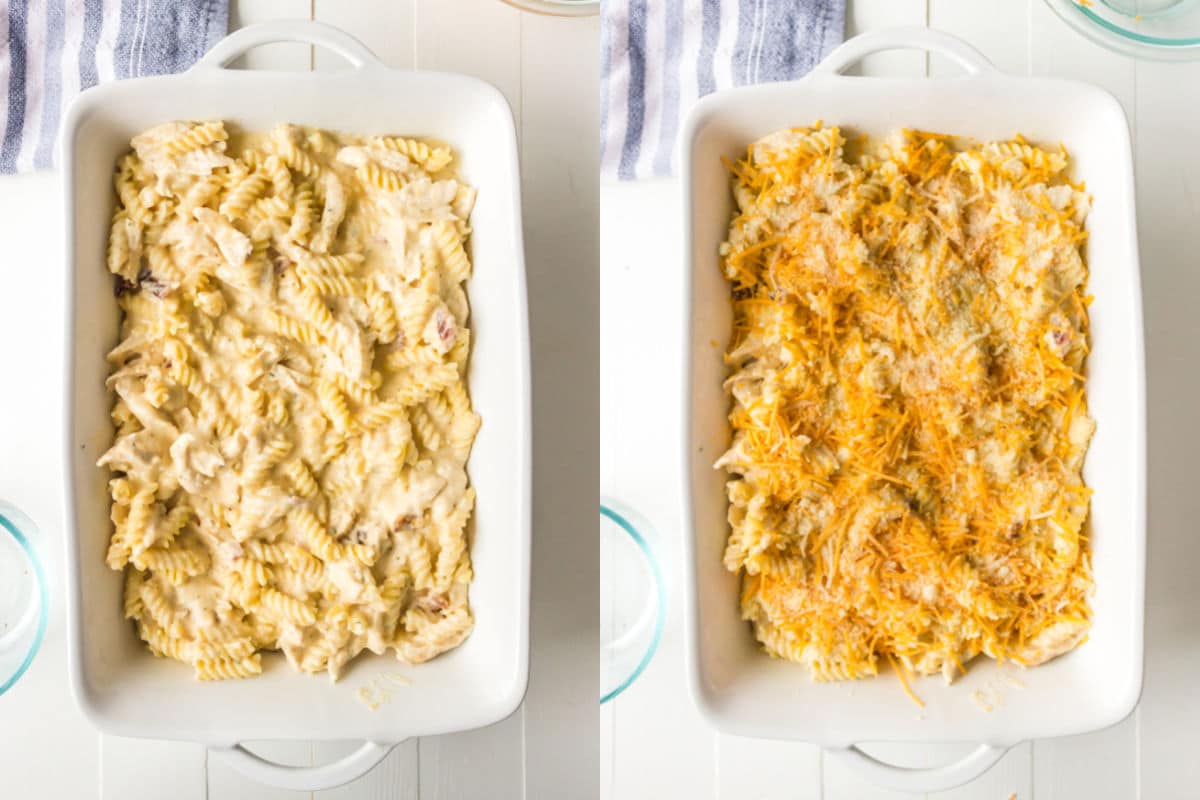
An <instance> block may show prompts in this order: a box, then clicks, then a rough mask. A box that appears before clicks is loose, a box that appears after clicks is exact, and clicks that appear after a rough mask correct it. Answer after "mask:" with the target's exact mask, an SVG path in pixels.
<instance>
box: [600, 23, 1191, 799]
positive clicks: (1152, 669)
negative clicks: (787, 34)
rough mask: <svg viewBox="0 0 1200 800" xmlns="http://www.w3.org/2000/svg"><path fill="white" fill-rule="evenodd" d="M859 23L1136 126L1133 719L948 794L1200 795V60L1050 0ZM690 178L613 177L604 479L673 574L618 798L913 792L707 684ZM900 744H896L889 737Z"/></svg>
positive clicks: (604, 730) (625, 737) (604, 313)
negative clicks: (688, 430)
mask: <svg viewBox="0 0 1200 800" xmlns="http://www.w3.org/2000/svg"><path fill="white" fill-rule="evenodd" d="M847 22H848V25H847V27H848V31H847V34H848V35H853V34H854V33H856V32H860V31H863V30H867V29H871V28H877V27H882V26H889V25H930V26H933V27H937V28H940V29H942V30H946V31H949V32H951V33H956V34H958V35H960V36H963V37H965V38H966V39H968V40H969V41H970V42H972V43H973V44H975V45H976V46H977V47H979V48H980V49H981V50H982V51H983V52H984V53H985V54H986V55H987V56H988V57H989V58H991V59H992V60H993V61H995V63H996V64H997V65H998V66H999V67H1000V68H1001V69H1004V70H1007V71H1009V72H1011V73H1014V74H1032V75H1054V76H1060V77H1069V78H1077V79H1082V80H1086V81H1090V82H1092V83H1095V84H1098V85H1100V86H1102V87H1104V88H1105V89H1107V90H1108V91H1109V92H1111V93H1112V94H1114V95H1115V96H1116V97H1117V98H1118V99H1119V100H1120V101H1121V103H1122V104H1123V105H1124V107H1125V110H1126V112H1127V113H1128V115H1129V118H1130V121H1131V123H1132V125H1133V130H1134V139H1135V148H1136V168H1137V191H1138V196H1137V202H1138V217H1139V234H1140V240H1141V262H1142V270H1143V276H1144V277H1143V283H1144V289H1145V311H1146V323H1147V347H1148V371H1149V413H1150V431H1149V435H1150V443H1149V457H1150V459H1149V460H1150V475H1149V485H1150V533H1149V536H1150V556H1149V558H1150V560H1149V570H1148V575H1147V585H1148V596H1147V628H1146V653H1147V655H1146V675H1145V689H1144V692H1143V695H1142V702H1141V705H1140V706H1139V708H1138V709H1137V711H1136V712H1135V713H1134V715H1133V716H1132V717H1130V718H1129V719H1127V720H1125V721H1124V722H1122V723H1121V724H1119V725H1117V726H1115V727H1114V728H1111V729H1109V730H1106V731H1102V732H1099V733H1095V734H1092V735H1088V736H1082V737H1077V738H1069V739H1058V740H1049V741H1038V742H1033V743H1026V744H1022V745H1020V746H1018V747H1016V748H1014V749H1013V750H1012V751H1011V752H1010V753H1009V754H1008V755H1007V756H1006V757H1005V758H1004V759H1003V760H1002V761H1001V762H1000V763H999V764H998V765H997V766H996V767H995V768H994V769H993V770H992V771H991V772H990V773H988V774H986V775H984V776H983V777H981V778H980V779H979V780H978V781H976V782H975V783H974V784H972V785H970V786H968V787H964V788H962V789H959V790H956V791H953V792H947V793H944V794H941V795H937V796H938V797H942V798H950V797H953V798H981V799H982V798H989V800H1003V799H1004V798H1007V797H1009V795H1010V794H1013V793H1015V794H1016V797H1017V798H1019V799H1020V800H1027V798H1031V797H1037V798H1040V799H1044V798H1056V799H1057V798H1062V799H1064V800H1074V798H1087V800H1104V799H1107V798H1113V800H1128V799H1129V798H1134V797H1144V798H1153V799H1154V800H1159V798H1174V797H1195V796H1197V794H1196V792H1197V790H1196V787H1197V786H1198V785H1200V759H1197V758H1196V757H1195V754H1194V752H1193V750H1194V747H1193V743H1194V742H1195V741H1196V737H1195V733H1194V731H1195V727H1194V725H1195V721H1196V720H1197V718H1198V716H1200V682H1198V681H1197V680H1196V678H1195V671H1196V668H1195V664H1196V656H1197V655H1198V654H1200V625H1197V624H1196V609H1197V608H1200V580H1197V579H1196V578H1195V576H1194V572H1195V566H1196V565H1197V564H1200V537H1198V536H1197V535H1196V534H1195V532H1194V530H1193V525H1194V522H1193V521H1194V520H1195V519H1197V518H1200V492H1197V491H1195V489H1193V488H1192V487H1191V486H1190V483H1191V477H1192V475H1194V474H1195V472H1196V467H1195V464H1196V461H1195V459H1196V454H1197V453H1198V452H1200V424H1197V422H1196V414H1195V410H1194V398H1195V396H1196V391H1197V389H1200V379H1198V378H1197V377H1196V370H1195V364H1196V360H1197V358H1200V314H1198V313H1196V311H1195V309H1194V305H1195V301H1194V298H1195V297H1196V295H1197V290H1200V266H1198V265H1197V262H1196V255H1197V253H1200V224H1198V223H1200V217H1198V214H1200V158H1198V157H1197V155H1196V149H1195V144H1194V143H1195V141H1196V140H1197V134H1198V133H1200V65H1166V64H1151V63H1135V62H1134V61H1132V60H1130V59H1128V58H1124V57H1121V56H1116V55H1113V54H1111V53H1108V52H1107V51H1104V50H1102V49H1100V48H1099V47H1096V46H1094V45H1092V44H1091V43H1089V42H1087V41H1086V40H1084V39H1082V38H1080V37H1079V36H1077V35H1076V34H1075V33H1073V32H1072V31H1070V30H1068V29H1067V28H1066V27H1065V26H1064V25H1063V24H1062V23H1060V22H1059V21H1058V19H1057V18H1056V17H1055V16H1053V14H1052V13H1051V12H1050V11H1049V10H1048V9H1047V8H1046V7H1045V5H1044V4H1043V2H1042V0H849V9H848V14H847ZM953 69H954V67H953V66H952V65H949V64H946V63H942V62H941V61H940V60H939V59H937V58H934V59H927V58H926V57H925V56H924V55H923V54H918V53H911V52H909V53H904V52H899V53H887V54H881V55H879V56H874V57H872V58H871V59H870V60H869V61H868V63H867V64H866V65H865V67H864V71H865V72H867V73H870V74H877V73H888V74H906V75H926V74H929V75H941V74H948V73H949V72H950V71H951V70H953ZM677 195H678V187H677V185H676V183H675V182H674V181H671V180H660V181H644V182H640V183H636V184H615V183H612V184H610V183H607V182H605V183H603V184H602V186H601V225H600V229H601V238H602V241H603V252H602V255H601V493H602V495H606V496H611V497H615V498H619V499H620V500H622V501H624V502H625V503H627V504H629V505H632V506H633V507H634V508H636V509H637V510H639V511H640V512H641V513H642V514H643V515H644V516H645V517H647V518H648V519H649V521H650V522H651V523H652V524H653V526H654V527H655V529H656V530H657V531H658V533H659V534H660V540H661V542H662V550H663V552H662V561H663V563H664V566H665V568H666V571H667V573H668V581H669V582H670V583H671V589H670V607H669V610H668V619H667V626H666V630H665V634H664V637H663V640H662V644H661V646H660V649H659V652H658V655H657V657H656V658H655V659H654V660H653V662H651V664H650V665H649V667H648V668H647V670H646V672H645V673H644V674H643V675H642V677H641V678H640V679H639V680H638V681H637V682H636V683H634V684H633V686H632V687H630V688H629V689H628V690H627V691H626V692H625V693H624V694H623V695H621V696H620V697H618V698H617V699H616V700H615V701H613V702H611V703H609V704H606V705H605V706H604V707H603V709H602V711H601V786H602V791H601V794H602V796H603V797H606V798H612V800H650V799H651V798H654V800H658V798H676V797H678V798H689V799H692V798H694V799H695V800H700V798H719V799H720V800H766V799H767V798H771V799H772V800H800V799H802V798H827V799H828V800H833V799H834V798H839V799H840V798H855V799H856V800H863V799H864V798H870V799H872V800H873V799H876V798H878V799H880V800H882V799H883V798H888V799H889V800H899V798H901V797H904V795H899V794H896V793H894V792H887V791H882V790H879V789H876V788H874V787H872V786H870V785H868V784H865V783H863V782H862V781H861V780H859V778H858V777H857V776H855V775H853V774H851V773H849V772H847V771H846V769H845V768H844V767H843V766H842V765H841V764H840V763H839V762H837V761H835V760H833V759H830V758H826V757H823V756H822V754H821V752H820V751H819V750H818V749H817V748H815V747H812V746H807V745H802V744H792V743H772V742H765V741H756V740H751V739H739V738H734V737H728V736H719V735H716V734H715V733H713V732H712V731H711V729H709V728H706V727H705V725H704V724H703V723H702V721H701V720H700V717H699V716H698V714H697V712H696V711H695V709H694V708H693V706H692V703H691V700H690V698H689V697H688V695H687V689H686V685H685V680H684V663H683V658H684V656H683V640H682V636H683V630H682V629H683V625H682V607H681V605H682V601H681V592H680V581H681V573H680V563H681V552H680V535H679V492H678V486H677V478H676V476H677V474H678V469H677V466H678V458H677V454H678V453H679V451H680V446H679V445H678V443H677V440H676V428H677V427H678V426H677V424H676V419H677V397H676V394H677V392H676V387H677V385H678V380H679V374H678V373H679V365H678V364H677V363H675V362H676V359H675V358H674V355H675V353H677V352H679V348H678V346H677V345H678V339H677V337H678V336H679V335H680V331H681V330H682V327H681V326H682V321H681V319H680V314H681V310H680V305H679V299H680V287H679V286H678V285H677V282H676V277H675V276H676V264H677V263H678V258H679V255H678V243H679V217H680V214H679V208H678V199H677ZM881 752H885V751H882V750H881ZM961 752H962V750H959V749H955V748H946V747H895V748H889V749H888V750H887V751H886V754H887V755H890V756H892V757H893V758H894V759H895V760H896V761H897V762H899V763H909V764H911V765H918V764H934V763H942V762H944V761H948V760H949V759H950V757H951V756H953V755H955V754H956V753H961Z"/></svg>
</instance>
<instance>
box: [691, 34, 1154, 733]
mask: <svg viewBox="0 0 1200 800" xmlns="http://www.w3.org/2000/svg"><path fill="white" fill-rule="evenodd" d="M946 38H949V37H946ZM984 63H985V64H986V62H984ZM968 71H969V73H971V74H968V75H967V76H966V77H961V78H950V79H940V80H933V79H929V80H927V79H917V80H911V79H892V78H863V77H853V78H851V77H842V76H840V75H837V74H836V73H835V71H834V70H826V71H825V72H824V73H822V72H820V71H818V72H817V73H815V74H813V75H812V76H810V77H809V78H807V79H805V80H802V81H798V82H794V83H788V84H774V85H765V86H757V87H750V88H744V89H737V90H733V91H729V92H725V93H722V94H719V95H713V96H710V97H708V98H706V99H705V100H703V101H701V102H700V103H699V104H698V105H697V106H696V107H695V108H694V109H693V112H692V115H691V116H690V118H689V121H688V123H687V124H686V125H685V127H684V131H683V134H682V139H681V147H682V154H683V157H682V159H681V164H682V169H683V175H682V179H683V180H682V182H683V191H684V197H683V204H684V209H685V210H684V215H685V224H684V229H685V234H684V237H685V242H684V247H685V253H686V254H685V260H684V273H685V274H684V276H683V277H684V286H685V287H686V288H685V289H684V291H685V293H686V297H685V307H687V308H689V309H690V310H689V311H685V313H686V314H687V315H688V316H687V319H686V321H685V326H686V328H685V333H684V336H685V343H684V347H685V354H684V363H685V373H686V375H685V379H684V385H683V387H682V389H683V406H684V409H685V422H684V430H683V444H684V454H683V457H684V484H685V485H684V487H683V489H684V491H683V494H684V520H685V530H690V537H689V540H688V542H687V549H688V555H687V563H686V565H685V568H686V569H687V571H688V573H689V577H690V586H689V589H688V595H687V600H688V604H687V605H688V619H687V625H688V635H689V647H688V651H689V662H690V663H689V671H690V678H691V682H692V689H693V694H694V696H695V699H696V702H697V704H698V705H699V706H700V708H701V710H702V712H703V713H704V714H705V715H706V716H707V718H708V719H709V721H710V722H711V723H712V724H713V725H715V726H716V727H718V728H720V729H721V730H723V731H726V732H729V733H734V734H741V735H749V736H756V737H766V738H787V739H801V740H806V741H811V742H817V743H821V744H824V745H827V746H830V747H844V746H846V745H849V744H851V743H854V742H864V741H890V740H906V741H951V740H957V741H963V740H970V741H976V742H986V743H990V744H996V745H1005V744H1012V743H1015V742H1017V741H1020V740H1023V739H1027V738H1033V737H1046V736H1061V735H1066V734H1073V733H1080V732H1083V731H1088V730H1093V729H1097V728H1101V727H1104V726H1107V725H1109V724H1112V723H1115V722H1117V721H1119V720H1120V719H1122V718H1123V717H1125V716H1126V715H1127V714H1128V713H1129V712H1130V711H1131V710H1132V709H1133V707H1134V705H1135V703H1136V701H1137V698H1138V695H1139V693H1140V690H1141V683H1142V627H1143V593H1144V561H1145V485H1144V480H1145V442H1144V440H1145V435H1144V434H1145V420H1144V368H1143V354H1142V324H1141V300H1140V285H1139V277H1138V253H1137V242H1136V228H1135V219H1134V205H1133V193H1134V185H1133V170H1132V160H1131V155H1130V152H1131V150H1130V141H1129V134H1128V126H1127V124H1126V120H1125V116H1124V113H1123V111H1122V109H1121V107H1120V105H1119V104H1118V103H1117V101H1116V100H1115V99H1113V98H1112V97H1111V96H1110V95H1108V94H1106V93H1105V92H1103V91H1101V90H1100V89H1097V88H1095V87H1091V86H1088V85H1085V84H1081V83H1074V82H1067V81H1060V80H1048V79H1017V78H1009V77H1006V76H1003V75H1001V74H1000V73H998V72H996V71H995V70H994V69H992V68H991V67H990V65H989V66H987V67H986V68H983V67H977V68H975V69H973V70H972V69H969V70H968ZM817 120H824V122H825V124H826V125H838V126H840V127H842V128H843V130H844V132H845V134H846V136H847V138H852V137H853V136H855V135H857V134H860V133H866V134H868V135H870V136H871V137H872V138H875V137H881V136H884V135H886V134H887V133H889V132H891V131H893V130H895V129H896V128H900V127H909V128H920V129H925V130H931V131H938V132H946V133H953V134H959V135H965V136H970V137H974V138H976V139H980V140H986V139H993V138H1004V139H1007V138H1010V137H1012V136H1014V135H1015V134H1018V133H1020V134H1023V135H1025V136H1026V137H1027V138H1028V139H1030V140H1032V141H1036V142H1039V143H1048V144H1050V145H1056V144H1058V143H1059V142H1061V143H1063V144H1064V145H1065V146H1066V147H1067V148H1068V149H1069V151H1070V152H1071V155H1072V158H1073V160H1074V166H1073V177H1074V178H1076V179H1081V180H1084V181H1086V183H1087V189H1088V191H1089V192H1090V193H1091V194H1092V195H1093V200H1094V205H1093V209H1092V212H1091V214H1090V215H1089V217H1088V221H1087V229H1088V230H1089V232H1090V238H1089V240H1088V244H1087V259H1088V264H1089V267H1090V270H1091V277H1090V284H1089V291H1090V293H1091V294H1093V295H1094V296H1095V302H1094V303H1093V305H1092V306H1091V314H1092V327H1091V344H1092V350H1091V354H1090V356H1089V358H1088V373H1089V374H1088V399H1089V404H1090V410H1091V413H1092V415H1093V416H1094V418H1095V419H1096V422H1097V430H1096V434H1095V438H1094V440H1093V442H1092V445H1091V449H1090V451H1089V454H1088V456H1087V461H1086V465H1085V468H1084V471H1083V475H1084V479H1085V481H1086V483H1087V484H1088V486H1090V487H1091V488H1092V489H1093V490H1094V492H1095V494H1094V496H1093V498H1092V506H1091V520H1090V523H1089V525H1090V527H1089V536H1090V537H1091V542H1092V547H1093V563H1094V571H1095V581H1096V594H1095V596H1094V598H1093V604H1092V608H1093V612H1094V619H1093V627H1092V631H1091V636H1090V640H1089V641H1088V642H1087V643H1086V644H1084V645H1083V646H1081V647H1079V648H1078V649H1076V650H1074V651H1072V652H1070V653H1068V654H1066V655H1064V656H1062V657H1060V658H1057V659H1055V660H1053V661H1052V662H1050V663H1047V664H1045V665H1043V666H1040V667H1037V668H1036V669H1031V670H1021V669H1020V668H1019V667H1016V666H1015V665H1011V664H1010V665H1006V666H1004V667H999V666H997V664H996V663H995V662H992V661H990V660H989V659H986V658H982V657H981V658H977V659H976V660H975V661H973V662H972V663H971V664H970V666H969V668H968V674H967V675H966V676H965V677H962V678H960V679H959V680H958V681H957V682H956V683H955V684H954V685H952V686H946V685H944V683H943V682H942V680H941V678H933V679H921V680H916V681H915V682H914V683H913V687H914V689H915V691H916V693H917V694H918V695H920V696H921V697H922V698H923V699H924V701H925V703H926V705H925V707H924V708H918V707H917V706H915V705H914V704H913V703H912V702H911V701H910V700H909V699H907V698H906V697H905V694H904V692H903V690H902V688H901V685H900V683H899V681H898V680H897V676H895V675H894V674H892V673H890V672H887V671H885V672H884V673H883V674H881V676H880V677H879V678H877V679H873V680H872V679H868V680H863V681H857V682H850V683H825V684H818V683H812V682H810V681H809V679H808V677H807V673H806V672H805V670H804V669H802V668H801V667H800V666H798V665H795V664H791V663H789V662H785V661H779V660H773V659H771V658H769V657H768V656H767V655H766V654H765V653H764V652H763V651H762V649H761V647H760V646H759V645H758V643H757V642H756V641H755V638H754V635H753V632H752V630H751V627H750V624H749V623H748V622H745V621H743V620H742V619H741V617H740V613H739V603H738V596H739V585H740V581H739V578H738V576H735V575H733V574H731V573H729V572H727V571H726V570H725V569H724V567H723V565H722V553H723V551H724V547H725V542H726V539H727V537H728V534H729V526H728V524H727V522H726V511H727V507H728V504H727V501H726V496H725V487H724V483H725V473H724V472H723V471H720V470H715V469H714V468H713V462H714V461H715V460H716V459H717V458H718V456H720V454H721V453H723V452H724V451H725V449H726V448H727V447H728V443H729V437H730V434H729V426H728V423H727V420H726V414H727V413H728V410H729V400H728V398H727V397H726V395H725V393H724V392H723V391H722V389H721V385H722V382H723V380H724V379H725V377H726V367H725V366H724V364H723V362H722V354H723V353H724V350H725V348H726V345H727V344H728V341H729V336H730V324H731V319H732V314H731V310H730V303H729V288H728V285H727V284H726V282H725V280H724V278H723V277H722V275H721V272H720V269H719V263H718V252H717V251H718V246H719V245H720V244H721V242H722V241H723V240H724V238H725V236H726V232H727V229H728V225H729V219H730V214H731V212H732V211H733V199H732V196H731V192H730V184H729V176H728V172H727V170H726V169H725V167H724V166H723V165H722V163H721V157H722V156H724V157H726V158H728V159H730V160H737V159H739V158H741V157H743V156H744V155H745V152H746V147H747V145H748V144H749V143H751V142H752V141H754V140H756V139H758V138H759V137H761V136H763V135H765V134H768V133H770V132H772V131H775V130H779V129H781V128H787V127H793V126H797V125H810V124H812V123H813V122H815V121H817ZM1001 673H1004V674H1001ZM1005 674H1006V675H1008V676H1011V677H1005ZM976 691H980V692H983V693H984V694H985V695H986V696H987V697H989V698H990V702H989V703H988V704H989V705H991V706H992V707H993V708H992V710H991V711H990V712H987V711H984V710H983V709H982V708H981V707H980V705H981V704H979V703H978V702H973V701H972V694H973V693H974V692H976Z"/></svg>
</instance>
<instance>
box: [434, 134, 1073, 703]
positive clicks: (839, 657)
mask: <svg viewBox="0 0 1200 800" xmlns="http://www.w3.org/2000/svg"><path fill="white" fill-rule="evenodd" d="M844 144H845V140H844V139H843V137H842V134H841V132H840V131H839V130H838V129H837V128H821V127H820V126H817V127H816V128H815V129H806V128H796V129H791V130H785V131H778V132H776V133H774V134H771V135H769V136H767V137H765V138H764V139H761V140H759V141H758V142H755V143H754V144H752V145H751V146H750V148H749V151H748V153H747V154H746V157H745V158H743V159H741V160H740V161H738V162H737V163H736V164H729V167H730V169H731V171H732V172H733V176H734V177H733V190H734V195H735V199H736V201H737V207H738V210H737V212H736V214H735V215H734V218H733V220H732V222H731V224H730V228H729V237H728V241H727V242H726V243H725V244H723V245H722V247H721V264H722V269H723V272H724V275H725V277H726V278H727V279H728V281H729V282H730V284H731V287H732V300H733V312H734V323H733V334H732V337H731V340H730V344H729V348H728V350H727V352H726V354H725V361H726V364H727V365H728V367H729V378H728V381H727V382H726V388H727V390H728V391H729V394H730V396H731V401H732V408H731V411H730V414H729V420H730V423H731V427H732V429H733V441H732V446H731V447H730V449H729V450H728V452H726V453H725V454H724V455H723V456H722V457H721V458H720V460H719V461H718V462H717V466H719V467H723V468H724V469H725V470H727V471H728V472H729V473H730V480H729V482H728V484H727V488H728V495H729V523H730V528H731V532H730V536H729V540H728V544H727V547H726V551H725V565H726V567H727V568H728V569H729V570H731V571H733V572H739V573H740V574H741V575H742V585H743V590H742V614H743V616H744V617H745V618H746V619H747V620H750V621H751V622H752V623H753V625H754V630H755V633H756V635H757V637H758V639H759V640H760V641H761V642H762V643H763V645H764V646H765V648H766V650H767V651H768V652H769V653H770V654H772V655H773V656H776V657H779V658H785V659H790V660H792V661H797V662H800V663H801V664H803V665H804V666H805V667H806V668H807V669H808V671H809V673H810V675H811V676H812V677H813V678H814V679H815V680H845V679H852V678H860V677H864V676H869V675H875V674H876V673H877V671H878V668H879V665H880V663H886V662H898V663H899V665H901V667H902V669H903V670H904V671H905V672H916V673H920V674H932V673H938V672H940V673H942V674H943V675H944V676H945V677H946V679H947V680H950V679H952V678H953V677H954V676H955V675H957V674H958V673H960V672H962V671H963V670H964V669H965V665H966V664H967V662H968V661H969V660H970V659H972V658H974V657H975V656H977V655H979V654H984V655H987V656H989V657H992V658H996V659H1002V660H1003V659H1010V660H1013V661H1016V662H1018V663H1021V664H1025V665H1033V664H1038V663H1041V662H1043V661H1045V660H1047V659H1049V658H1053V657H1054V656H1056V655H1058V654H1061V653H1063V652H1066V651H1067V650H1070V649H1071V648H1073V647H1075V646H1076V645H1078V644H1080V643H1081V642H1082V641H1084V639H1085V638H1086V636H1087V631H1088V628H1089V625H1090V622H1089V620H1090V613H1091V612H1090V603H1089V597H1090V594H1091V591H1092V575H1091V566H1090V556H1089V553H1088V548H1087V543H1086V536H1085V533H1084V530H1083V526H1084V522H1085V519H1086V517H1087V514H1088V505H1089V495H1090V490H1089V489H1088V488H1087V487H1086V486H1085V485H1084V483H1083V480H1082V477H1081V474H1080V469H1081V466H1082V463H1083V458H1084V454H1085V453H1086V451H1087V448H1088V443H1089V440H1090V438H1091V435H1092V431H1093V429H1094V423H1093V422H1092V420H1091V418H1090V417H1089V416H1088V413H1087V401H1086V393H1085V379H1084V359H1085V357H1086V354H1087V351H1088V341H1087V340H1088V327H1087V326H1088V314H1087V305H1088V297H1087V287H1086V279H1087V270H1086V266H1085V264H1084V261H1083V254H1082V248H1081V244H1082V243H1083V241H1084V238H1085V236H1086V233H1085V231H1084V227H1083V223H1084V218H1085V216H1086V214H1087V212H1088V208H1089V204H1090V200H1089V198H1088V196H1087V195H1086V194H1085V193H1084V192H1083V191H1082V188H1081V187H1079V186H1077V185H1075V184H1072V183H1071V182H1070V181H1069V179H1068V178H1067V176H1066V170H1067V167H1068V165H1069V162H1068V157H1067V154H1066V152H1065V151H1062V150H1061V149H1054V150H1050V149H1043V148H1040V147H1037V146H1034V145H1032V144H1030V143H1028V142H1026V141H1024V140H1023V139H1021V138H1019V137H1018V138H1017V139H1015V140H1013V141H1007V142H990V143H986V144H983V145H977V144H973V143H969V142H961V141H957V140H955V139H954V138H953V137H950V136H943V135H940V134H934V133H924V132H918V131H902V132H898V133H897V134H896V135H895V136H894V137H892V138H891V139H889V141H888V142H887V143H886V144H884V145H883V146H881V147H880V146H875V145H874V144H873V143H871V142H866V141H863V142H859V143H858V149H860V150H863V151H865V152H864V155H863V156H862V157H860V158H858V159H857V160H852V159H847V158H846V157H845V155H844V153H843V145H844ZM431 416H433V417H435V419H436V415H434V414H432V412H431ZM413 420H414V427H415V428H416V429H417V430H418V433H419V438H421V439H423V438H424V434H423V433H422V429H423V422H422V421H419V417H418V416H417V415H416V414H414V415H413Z"/></svg>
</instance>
